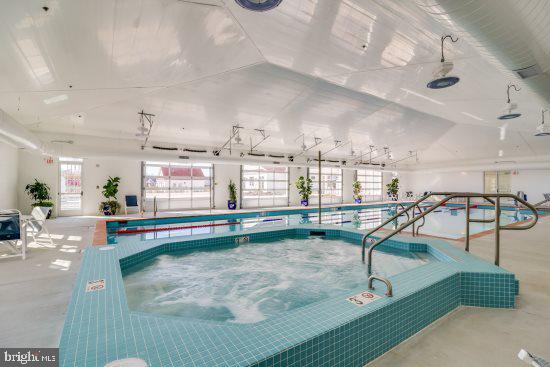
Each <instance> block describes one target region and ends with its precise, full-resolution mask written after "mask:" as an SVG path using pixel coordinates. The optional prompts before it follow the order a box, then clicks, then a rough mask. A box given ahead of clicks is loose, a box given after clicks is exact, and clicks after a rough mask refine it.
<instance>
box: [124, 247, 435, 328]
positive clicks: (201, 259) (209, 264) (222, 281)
mask: <svg viewBox="0 0 550 367" xmlns="http://www.w3.org/2000/svg"><path fill="white" fill-rule="evenodd" d="M360 249H361V247H360V246H359V245H358V243H352V242H348V241H346V240H343V239H325V238H322V237H307V238H286V239H281V240H278V241H271V242H255V243H246V244H241V245H239V246H232V247H226V248H221V249H220V248H217V249H211V250H204V249H201V250H192V251H191V250H190V251H186V252H180V253H178V254H166V255H161V256H158V257H156V258H154V259H152V260H149V261H147V262H145V263H142V264H140V265H137V266H134V267H132V268H130V269H127V270H125V271H124V274H123V279H124V285H125V288H126V295H127V300H128V305H129V307H130V309H131V310H133V311H140V312H148V313H157V314H164V315H171V316H180V317H186V318H191V319H200V320H211V321H218V322H228V323H239V324H248V323H256V322H259V321H262V320H265V319H268V318H270V317H273V316H276V315H279V314H281V313H283V312H287V311H290V310H293V309H296V308H298V307H302V306H305V305H308V304H311V303H313V302H317V301H321V300H324V299H327V298H330V297H334V296H337V295H340V296H341V297H342V298H346V296H350V295H351V294H349V293H350V292H349V291H351V290H353V289H355V288H357V287H361V286H362V287H363V289H366V287H367V275H366V272H365V266H364V265H363V264H362V262H361V252H360ZM431 259H432V258H431V255H428V254H427V253H412V252H408V251H403V250H394V249H391V250H383V251H376V252H375V253H374V262H373V263H374V272H375V273H376V274H379V275H383V276H390V275H393V274H397V273H400V272H403V271H406V270H409V269H412V268H415V267H417V266H420V265H423V264H426V263H427V262H428V261H430V260H431Z"/></svg>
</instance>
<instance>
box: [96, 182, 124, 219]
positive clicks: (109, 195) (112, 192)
mask: <svg viewBox="0 0 550 367" xmlns="http://www.w3.org/2000/svg"><path fill="white" fill-rule="evenodd" d="M119 183H120V177H111V176H109V178H108V179H107V182H106V183H105V185H103V191H102V192H101V193H102V194H103V196H104V197H105V199H107V200H106V201H102V202H101V203H100V204H99V211H101V212H103V214H104V215H115V214H116V213H117V212H118V211H119V210H120V203H119V202H118V201H117V198H116V196H117V194H118V185H119Z"/></svg>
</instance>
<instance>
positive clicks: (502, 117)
mask: <svg viewBox="0 0 550 367" xmlns="http://www.w3.org/2000/svg"><path fill="white" fill-rule="evenodd" d="M520 116H521V113H507V114H505V115H500V116H499V117H498V119H499V120H510V119H515V118H516V117H520Z"/></svg>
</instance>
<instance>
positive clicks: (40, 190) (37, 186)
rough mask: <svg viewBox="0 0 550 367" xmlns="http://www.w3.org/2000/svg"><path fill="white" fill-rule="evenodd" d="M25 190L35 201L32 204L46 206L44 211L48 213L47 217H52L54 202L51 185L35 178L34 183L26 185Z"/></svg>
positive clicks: (33, 205)
mask: <svg viewBox="0 0 550 367" xmlns="http://www.w3.org/2000/svg"><path fill="white" fill-rule="evenodd" d="M25 192H26V193H27V195H28V196H29V198H31V200H32V201H33V203H32V204H31V206H32V207H33V208H34V207H40V208H46V209H45V210H44V212H45V213H47V214H46V218H50V216H51V215H52V207H53V202H52V201H51V200H52V197H51V195H50V186H48V184H46V183H44V182H41V181H38V179H36V178H35V179H34V182H33V183H30V184H28V185H27V186H25Z"/></svg>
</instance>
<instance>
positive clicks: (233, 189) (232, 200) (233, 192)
mask: <svg viewBox="0 0 550 367" xmlns="http://www.w3.org/2000/svg"><path fill="white" fill-rule="evenodd" d="M227 190H228V192H229V200H227V208H228V209H229V210H235V209H237V185H235V182H233V180H229V185H227Z"/></svg>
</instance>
